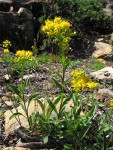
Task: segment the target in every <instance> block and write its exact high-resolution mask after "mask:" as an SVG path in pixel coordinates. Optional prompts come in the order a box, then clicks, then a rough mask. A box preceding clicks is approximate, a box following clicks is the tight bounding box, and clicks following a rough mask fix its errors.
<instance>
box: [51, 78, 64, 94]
mask: <svg viewBox="0 0 113 150" xmlns="http://www.w3.org/2000/svg"><path fill="white" fill-rule="evenodd" d="M52 80H53V81H54V83H55V84H56V86H57V87H59V89H60V90H61V91H62V84H60V83H59V82H58V81H57V80H56V79H54V78H52Z"/></svg>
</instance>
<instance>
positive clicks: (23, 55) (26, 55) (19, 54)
mask: <svg viewBox="0 0 113 150" xmlns="http://www.w3.org/2000/svg"><path fill="white" fill-rule="evenodd" d="M16 56H17V57H20V58H24V59H30V58H31V57H32V56H33V53H32V52H31V51H26V50H18V51H17V52H16Z"/></svg>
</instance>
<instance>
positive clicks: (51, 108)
mask: <svg viewBox="0 0 113 150" xmlns="http://www.w3.org/2000/svg"><path fill="white" fill-rule="evenodd" d="M47 102H48V104H49V107H48V114H49V115H50V114H51V113H52V111H55V113H56V114H57V115H58V112H57V109H56V104H54V103H53V102H52V100H50V99H49V98H47Z"/></svg>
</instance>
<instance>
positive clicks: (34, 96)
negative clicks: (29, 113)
mask: <svg viewBox="0 0 113 150" xmlns="http://www.w3.org/2000/svg"><path fill="white" fill-rule="evenodd" d="M37 96H38V94H36V93H35V94H32V95H31V96H30V98H29V101H28V107H27V108H29V105H30V103H31V101H32V100H33V99H35V98H36V97H37Z"/></svg>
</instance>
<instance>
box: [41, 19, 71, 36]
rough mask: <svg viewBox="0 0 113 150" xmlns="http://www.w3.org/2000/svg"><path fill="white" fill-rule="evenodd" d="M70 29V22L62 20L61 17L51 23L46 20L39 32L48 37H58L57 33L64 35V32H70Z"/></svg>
mask: <svg viewBox="0 0 113 150" xmlns="http://www.w3.org/2000/svg"><path fill="white" fill-rule="evenodd" d="M70 27H71V24H70V22H68V21H65V20H62V19H61V17H55V19H54V20H53V21H51V20H49V19H47V20H46V21H45V25H44V26H42V28H41V30H42V31H43V32H44V33H46V34H47V35H48V36H51V35H58V34H59V33H62V34H66V31H68V32H71V29H70Z"/></svg>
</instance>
